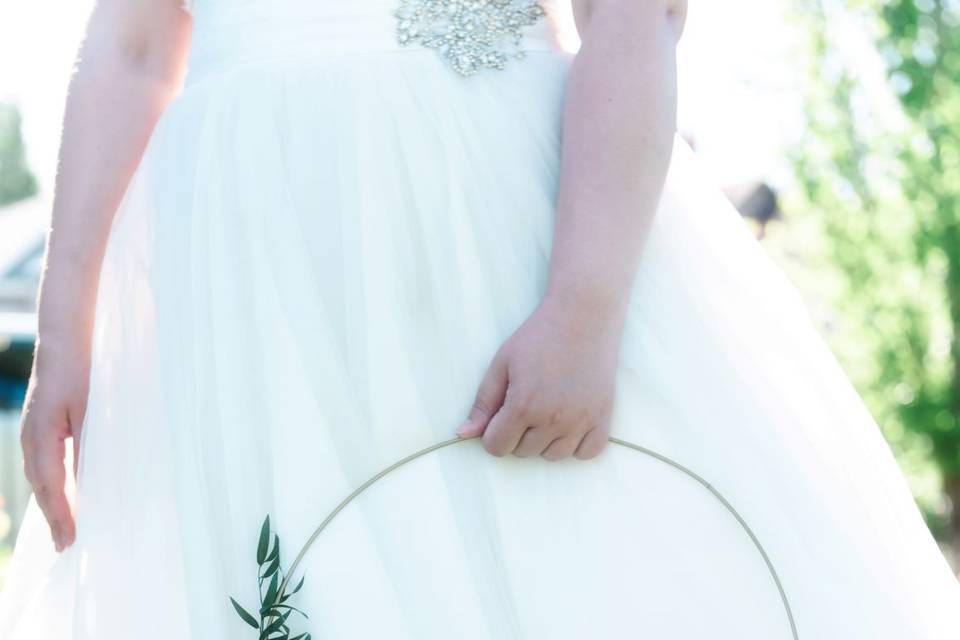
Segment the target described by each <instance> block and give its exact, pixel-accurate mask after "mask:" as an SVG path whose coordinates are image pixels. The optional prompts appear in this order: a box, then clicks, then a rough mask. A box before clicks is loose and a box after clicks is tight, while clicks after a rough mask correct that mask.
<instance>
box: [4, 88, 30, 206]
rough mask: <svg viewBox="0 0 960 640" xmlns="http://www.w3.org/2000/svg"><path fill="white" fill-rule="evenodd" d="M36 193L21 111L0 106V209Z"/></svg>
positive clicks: (11, 107)
mask: <svg viewBox="0 0 960 640" xmlns="http://www.w3.org/2000/svg"><path fill="white" fill-rule="evenodd" d="M36 192H37V182H36V179H35V178H34V177H33V174H32V173H31V172H30V170H29V169H28V168H27V164H26V154H25V153H24V145H23V136H22V135H21V133H20V111H19V110H18V109H17V108H16V107H14V106H13V105H10V104H0V206H3V205H6V204H10V203H12V202H16V201H18V200H22V199H24V198H28V197H30V196H32V195H34V194H35V193H36Z"/></svg>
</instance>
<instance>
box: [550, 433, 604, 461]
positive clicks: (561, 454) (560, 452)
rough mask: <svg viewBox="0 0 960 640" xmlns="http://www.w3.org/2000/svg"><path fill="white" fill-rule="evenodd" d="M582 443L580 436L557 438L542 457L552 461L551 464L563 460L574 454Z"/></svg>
mask: <svg viewBox="0 0 960 640" xmlns="http://www.w3.org/2000/svg"><path fill="white" fill-rule="evenodd" d="M591 433H592V432H591ZM580 442H581V437H580V436H579V435H572V436H564V437H562V438H557V439H555V440H553V441H552V442H551V443H550V444H549V445H548V446H547V447H546V448H545V449H544V450H543V453H541V454H540V455H541V456H543V458H544V459H545V460H550V461H551V462H553V461H556V460H563V459H564V458H569V457H570V456H572V455H573V454H574V452H575V451H576V450H577V447H578V446H579V445H580Z"/></svg>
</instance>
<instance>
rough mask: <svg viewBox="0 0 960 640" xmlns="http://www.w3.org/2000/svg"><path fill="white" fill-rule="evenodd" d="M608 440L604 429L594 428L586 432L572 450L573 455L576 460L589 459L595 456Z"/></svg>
mask: <svg viewBox="0 0 960 640" xmlns="http://www.w3.org/2000/svg"><path fill="white" fill-rule="evenodd" d="M609 442H610V439H609V437H608V436H607V432H606V430H605V429H600V428H594V429H591V430H590V431H588V432H587V435H585V436H584V437H583V440H581V441H580V442H579V443H578V446H577V447H576V449H575V450H574V451H573V455H574V457H576V458H577V459H578V460H589V459H591V458H596V457H597V456H598V455H600V453H601V452H602V451H603V449H604V448H605V447H606V446H607V443H609Z"/></svg>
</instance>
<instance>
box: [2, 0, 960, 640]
mask: <svg viewBox="0 0 960 640" xmlns="http://www.w3.org/2000/svg"><path fill="white" fill-rule="evenodd" d="M571 9H572V12H573V15H574V16H575V19H576V26H577V29H578V31H579V34H580V37H581V40H582V46H581V48H580V49H579V51H578V52H577V53H576V54H572V53H568V52H566V51H564V50H563V49H562V48H561V47H560V46H559V45H558V29H559V28H558V24H559V22H560V16H562V15H563V14H564V12H566V11H570V10H571ZM686 12H687V7H686V2H685V1H684V0H642V1H641V0H573V2H572V6H571V4H570V0H542V1H541V2H539V3H536V2H534V1H533V0H349V1H348V0H269V1H268V0H195V2H194V3H193V6H190V7H183V6H181V4H180V0H99V2H98V3H97V5H96V8H95V10H94V12H93V15H92V17H91V19H90V22H89V26H88V34H87V37H86V39H85V41H84V44H83V46H82V48H81V51H80V54H79V62H78V65H77V70H76V73H75V76H74V78H73V80H72V84H71V90H70V94H69V98H68V101H67V109H66V117H65V123H64V128H63V134H62V136H63V139H62V148H61V156H60V166H59V172H58V177H57V184H56V194H55V204H54V211H53V223H52V227H51V229H50V234H49V238H48V245H47V253H46V261H45V265H46V266H45V270H44V274H43V279H42V285H41V290H40V298H39V322H40V328H39V338H38V340H37V345H36V357H35V362H34V370H33V374H32V377H31V380H30V385H29V389H28V395H27V402H26V406H25V410H24V413H23V421H22V435H23V437H22V442H23V450H24V456H25V472H26V475H27V477H28V479H29V481H30V483H31V484H32V486H33V489H34V496H33V498H32V500H31V502H30V505H29V507H28V510H27V513H26V517H25V522H24V525H23V528H22V529H21V532H20V534H19V537H18V540H17V544H16V547H15V550H14V554H13V558H12V561H11V568H10V572H9V576H8V579H7V583H6V585H5V589H4V591H3V594H2V597H0V633H2V634H3V637H4V638H7V639H8V640H27V639H29V640H81V639H87V638H91V639H92V638H97V640H119V639H120V638H127V637H130V636H136V637H139V638H146V639H149V638H158V639H159V638H163V639H164V640H169V639H171V638H219V639H223V640H227V639H230V640H234V639H236V638H245V637H248V638H254V637H260V638H306V637H308V636H307V635H305V634H310V637H316V638H331V639H346V638H349V639H351V640H354V639H363V638H405V639H406V638H408V639H416V640H428V639H433V638H437V639H439V638H444V639H447V638H451V637H456V638H465V639H496V640H502V639H505V638H521V639H536V640H539V639H546V638H550V639H551V640H557V639H564V638H570V639H573V638H577V639H580V638H588V637H589V638H603V639H616V638H637V637H648V638H663V639H672V640H693V639H698V640H699V639H702V638H711V639H714V640H716V639H728V638H729V639H733V638H737V639H738V640H775V639H780V638H792V639H796V638H805V639H815V640H825V639H832V638H836V639H838V640H839V639H841V638H842V639H843V640H852V639H864V640H866V639H870V640H905V639H908V638H909V639H910V640H946V639H954V638H957V637H960V587H958V585H957V583H956V581H955V579H954V577H953V576H952V575H951V573H950V571H949V569H948V567H947V565H946V563H945V561H944V559H943V557H942V556H941V555H940V553H939V550H938V548H937V546H936V544H935V542H934V540H933V539H932V537H931V536H930V534H929V532H928V531H927V529H926V527H925V526H924V523H923V521H922V520H921V518H920V515H919V513H918V511H917V508H916V507H915V505H914V503H913V501H912V498H911V496H910V493H909V491H908V490H907V488H906V484H905V482H904V480H903V478H902V476H901V475H900V472H899V470H898V469H897V466H896V464H895V462H894V460H893V457H892V455H891V453H890V450H889V448H888V447H887V445H886V444H885V443H884V441H883V440H882V438H881V436H880V434H879V431H878V429H877V427H876V424H875V423H874V421H873V419H872V418H871V417H870V415H869V414H868V413H867V411H866V409H865V408H864V406H863V404H862V402H861V401H860V399H859V398H858V397H857V395H856V393H855V392H854V390H853V389H852V387H851V386H850V384H849V382H848V381H847V379H846V377H845V376H844V375H843V373H842V371H841V370H840V368H839V366H838V364H837V362H836V361H835V359H834V358H833V356H832V355H831V354H830V352H829V351H828V350H827V348H826V346H825V345H824V343H823V341H822V340H821V339H820V337H819V336H818V334H817V333H816V331H815V329H814V328H813V326H812V325H811V323H810V321H809V319H808V317H807V315H806V312H805V310H804V309H803V306H802V304H801V302H800V300H799V297H798V296H797V294H796V292H795V290H794V289H793V287H792V285H790V284H789V283H788V282H787V281H786V279H785V278H784V277H783V275H782V274H781V272H780V271H779V270H778V269H777V268H776V267H775V266H774V265H773V264H772V263H771V262H770V261H769V259H768V258H767V257H766V256H765V255H764V254H763V252H762V251H761V249H760V248H759V247H758V245H757V243H756V242H755V240H754V239H753V238H752V237H751V236H750V234H749V233H748V232H747V230H746V229H745V228H744V227H743V225H742V223H741V222H740V220H739V219H738V216H737V214H736V212H735V211H734V210H733V209H732V207H731V206H730V205H729V203H727V202H726V201H725V200H724V198H723V197H722V195H721V194H720V191H719V190H718V189H717V187H716V185H714V184H713V183H711V181H710V180H709V178H708V177H707V176H706V175H705V173H704V172H703V171H702V169H701V167H700V165H699V164H698V161H697V160H696V158H695V157H694V156H693V155H692V152H691V151H690V149H689V147H687V146H686V144H685V143H684V142H683V141H682V139H680V138H679V137H678V136H677V134H676V132H675V126H674V125H675V110H676V82H675V80H676V78H675V74H676V71H675V58H674V49H675V45H676V42H677V40H678V38H680V35H681V32H682V30H683V24H684V19H685V16H686ZM491 454H492V455H491ZM267 516H269V518H268V517H267ZM321 522H322V523H323V526H320V525H321ZM281 541H282V546H281ZM281 549H282V552H281ZM308 551H309V553H308ZM281 576H283V581H282V582H280V580H279V578H280V577H281ZM301 580H302V582H301ZM294 581H296V582H294ZM296 583H300V587H298V588H293V585H294V584H296ZM287 585H290V586H289V587H288V586H287ZM289 605H293V606H295V607H296V608H297V609H298V610H301V611H302V612H303V613H304V614H307V615H308V616H309V617H306V616H300V615H299V614H298V613H297V612H295V611H293V610H291V609H289V608H287V607H288V606H289Z"/></svg>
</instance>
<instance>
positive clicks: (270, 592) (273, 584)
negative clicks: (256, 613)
mask: <svg viewBox="0 0 960 640" xmlns="http://www.w3.org/2000/svg"><path fill="white" fill-rule="evenodd" d="M277 578H279V576H278V575H277V574H273V578H271V579H270V586H269V587H267V594H266V595H265V596H263V606H262V607H260V615H261V616H262V615H263V612H264V611H265V610H266V609H269V608H270V607H272V606H273V605H275V604H276V603H277V587H278V586H280V583H279V581H278V580H277Z"/></svg>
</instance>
